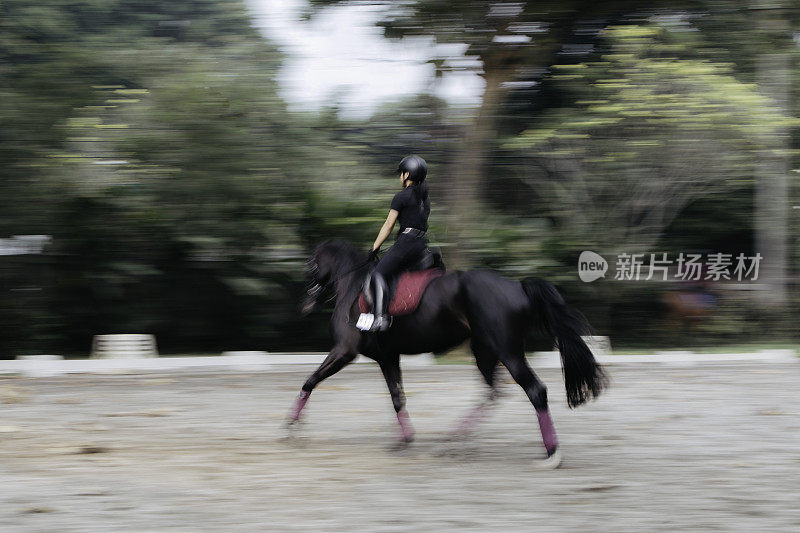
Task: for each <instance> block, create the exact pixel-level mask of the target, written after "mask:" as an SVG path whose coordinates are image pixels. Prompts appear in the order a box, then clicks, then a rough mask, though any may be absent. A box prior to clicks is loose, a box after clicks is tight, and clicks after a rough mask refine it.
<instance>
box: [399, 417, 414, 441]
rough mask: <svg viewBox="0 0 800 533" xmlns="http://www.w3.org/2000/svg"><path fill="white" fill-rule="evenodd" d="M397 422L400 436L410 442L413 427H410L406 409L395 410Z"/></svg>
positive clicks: (412, 436)
mask: <svg viewBox="0 0 800 533" xmlns="http://www.w3.org/2000/svg"><path fill="white" fill-rule="evenodd" d="M397 423H398V424H400V438H401V439H402V440H404V441H405V442H411V441H412V440H413V439H414V428H413V427H411V419H410V418H409V416H408V411H406V410H405V409H403V410H402V411H398V412H397Z"/></svg>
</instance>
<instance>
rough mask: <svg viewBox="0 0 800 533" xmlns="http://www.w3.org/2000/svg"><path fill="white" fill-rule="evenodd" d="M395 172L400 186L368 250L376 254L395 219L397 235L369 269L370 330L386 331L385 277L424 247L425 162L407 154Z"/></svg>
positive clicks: (419, 255)
mask: <svg viewBox="0 0 800 533" xmlns="http://www.w3.org/2000/svg"><path fill="white" fill-rule="evenodd" d="M397 172H398V173H399V174H400V183H401V184H402V190H401V191H400V192H398V193H397V194H395V195H394V198H393V199H392V206H391V209H390V210H389V216H387V217H386V222H384V223H383V227H382V228H381V230H380V232H379V233H378V237H377V238H376V239H375V243H374V244H373V245H372V248H371V250H370V257H371V258H375V257H377V253H378V250H379V249H380V247H381V244H383V242H384V241H385V240H386V238H387V237H388V236H389V234H390V233H391V232H392V229H393V228H394V224H395V222H397V221H398V220H399V221H400V229H399V230H398V232H397V239H396V240H395V242H394V244H393V245H392V247H391V248H389V250H388V251H387V252H386V253H385V254H384V255H383V257H381V259H380V261H378V264H377V265H376V266H375V271H374V272H373V273H372V286H373V295H374V302H375V309H374V311H375V315H376V316H375V321H374V322H373V323H372V325H371V327H370V328H369V329H370V331H386V330H387V329H388V328H389V324H390V320H389V317H388V316H387V315H386V307H387V306H388V303H389V302H388V301H387V300H388V292H389V291H388V285H387V283H386V280H387V279H391V277H392V276H394V275H396V274H399V273H400V272H402V271H403V270H404V269H405V268H407V267H408V266H409V265H412V264H414V263H415V262H417V261H418V260H419V259H421V258H422V255H423V253H424V252H425V250H426V248H427V241H426V239H425V232H426V231H428V215H430V212H431V202H430V199H429V198H428V185H427V184H426V183H425V176H426V175H427V174H428V165H427V164H426V163H425V160H424V159H422V158H421V157H419V156H416V155H410V156H408V157H405V158H403V160H402V161H400V165H398V167H397Z"/></svg>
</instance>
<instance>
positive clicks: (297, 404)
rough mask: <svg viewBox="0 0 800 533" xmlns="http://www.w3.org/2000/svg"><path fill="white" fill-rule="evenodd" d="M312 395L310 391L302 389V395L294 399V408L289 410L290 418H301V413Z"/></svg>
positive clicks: (294, 419) (293, 419)
mask: <svg viewBox="0 0 800 533" xmlns="http://www.w3.org/2000/svg"><path fill="white" fill-rule="evenodd" d="M309 396H311V393H310V392H306V391H300V395H299V396H298V397H297V399H296V400H295V401H294V405H293V406H292V410H291V411H289V419H290V420H292V421H296V420H300V413H302V412H303V407H305V406H306V402H307V401H308V397H309Z"/></svg>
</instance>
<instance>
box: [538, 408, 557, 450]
mask: <svg viewBox="0 0 800 533" xmlns="http://www.w3.org/2000/svg"><path fill="white" fill-rule="evenodd" d="M536 416H538V417H539V429H541V430H542V441H544V447H545V449H546V450H547V456H548V457H549V456H550V455H552V454H553V452H555V451H556V448H558V437H556V428H555V427H553V419H552V418H550V410H549V409H544V410H543V411H539V410H538V409H537V410H536Z"/></svg>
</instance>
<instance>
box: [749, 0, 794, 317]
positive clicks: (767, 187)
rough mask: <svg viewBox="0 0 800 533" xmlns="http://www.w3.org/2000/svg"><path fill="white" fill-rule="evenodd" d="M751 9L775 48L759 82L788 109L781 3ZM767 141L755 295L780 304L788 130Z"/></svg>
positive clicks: (764, 57) (759, 184) (760, 178)
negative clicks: (782, 43) (759, 255)
mask: <svg viewBox="0 0 800 533" xmlns="http://www.w3.org/2000/svg"><path fill="white" fill-rule="evenodd" d="M762 5H763V6H764V7H763V8H762V7H761V6H762ZM751 9H753V13H754V15H755V17H756V19H757V21H758V23H757V24H758V28H759V30H760V33H761V34H762V35H763V39H764V41H766V43H768V44H766V46H771V47H773V49H771V50H769V51H768V52H766V53H764V54H761V55H760V56H759V57H758V62H757V65H758V66H757V72H756V74H757V77H758V84H759V86H760V88H761V92H762V93H763V94H765V95H766V96H768V97H770V98H771V99H772V100H773V101H774V102H775V104H776V105H777V106H778V107H779V108H780V109H781V110H783V112H784V114H788V109H789V67H790V61H789V54H788V53H787V52H786V51H783V50H775V49H774V45H773V44H772V43H775V42H779V43H781V42H782V41H783V40H785V39H788V38H789V28H788V25H787V23H786V20H785V18H783V17H782V9H781V7H780V3H779V2H778V3H777V4H776V2H774V1H771V2H765V1H763V0H759V1H756V2H754V3H753V5H752V8H751ZM779 46H780V45H779ZM784 46H785V45H784ZM763 143H764V144H765V145H766V149H763V150H762V155H761V158H760V161H759V164H758V168H757V175H756V191H755V233H756V235H755V251H756V252H757V253H760V254H761V256H762V260H761V265H760V269H759V281H760V283H761V284H762V285H763V287H764V290H761V291H757V292H756V295H755V296H756V298H757V300H758V301H759V302H760V303H761V304H762V305H764V306H765V307H772V308H780V307H783V306H785V305H786V303H787V255H788V254H787V238H788V198H789V182H788V172H789V161H788V157H789V156H788V149H789V135H788V132H787V131H785V130H784V129H781V130H779V131H774V132H773V133H771V134H769V135H766V136H765V138H764V139H763Z"/></svg>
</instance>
